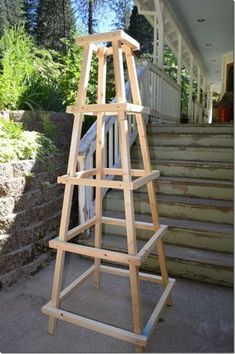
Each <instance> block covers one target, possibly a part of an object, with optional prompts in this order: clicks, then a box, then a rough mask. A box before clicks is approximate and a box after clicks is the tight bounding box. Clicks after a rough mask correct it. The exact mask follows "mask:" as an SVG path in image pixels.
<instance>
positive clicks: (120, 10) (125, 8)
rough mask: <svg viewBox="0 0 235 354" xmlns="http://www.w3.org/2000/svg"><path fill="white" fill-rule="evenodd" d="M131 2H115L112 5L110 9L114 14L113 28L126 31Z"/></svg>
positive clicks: (121, 0)
mask: <svg viewBox="0 0 235 354" xmlns="http://www.w3.org/2000/svg"><path fill="white" fill-rule="evenodd" d="M132 8H133V2H132V0H115V1H113V3H112V9H113V10H114V12H115V20H114V26H115V28H119V29H124V30H127V29H128V27H129V23H130V16H131V13H132Z"/></svg>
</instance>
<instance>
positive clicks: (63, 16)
mask: <svg viewBox="0 0 235 354" xmlns="http://www.w3.org/2000/svg"><path fill="white" fill-rule="evenodd" d="M74 30H75V18H74V14H73V10H72V5H71V1H70V0H39V4H38V7H37V14H36V28H35V37H36V39H37V43H38V44H40V45H42V46H43V47H45V48H51V49H55V50H65V45H64V43H63V42H62V41H61V39H62V38H67V39H69V38H70V37H71V33H72V32H73V31H74Z"/></svg>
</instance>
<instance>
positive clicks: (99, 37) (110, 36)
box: [76, 30, 140, 50]
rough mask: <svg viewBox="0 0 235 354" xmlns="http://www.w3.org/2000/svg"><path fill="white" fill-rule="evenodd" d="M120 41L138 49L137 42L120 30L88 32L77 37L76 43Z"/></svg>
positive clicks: (80, 44)
mask: <svg viewBox="0 0 235 354" xmlns="http://www.w3.org/2000/svg"><path fill="white" fill-rule="evenodd" d="M116 40H118V41H120V42H121V44H126V45H128V46H129V47H131V48H132V50H139V49H140V45H139V43H138V42H137V41H136V40H135V39H133V38H132V37H130V36H129V35H128V34H127V33H125V32H124V31H122V30H119V31H114V32H104V33H96V34H90V35H88V36H83V37H77V39H76V43H77V45H79V46H82V45H85V44H90V43H101V42H112V41H116Z"/></svg>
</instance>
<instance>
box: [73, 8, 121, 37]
mask: <svg viewBox="0 0 235 354" xmlns="http://www.w3.org/2000/svg"><path fill="white" fill-rule="evenodd" d="M95 19H96V22H97V24H96V32H108V31H112V30H113V29H114V26H113V22H114V20H115V13H114V11H113V10H111V9H110V8H108V7H107V6H104V7H102V8H101V9H100V10H99V11H96V14H95ZM85 25H86V24H85ZM77 26H78V29H80V30H82V31H86V27H85V28H84V22H83V21H82V19H81V18H80V17H79V18H77Z"/></svg>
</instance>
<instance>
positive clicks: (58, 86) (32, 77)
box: [0, 27, 97, 111]
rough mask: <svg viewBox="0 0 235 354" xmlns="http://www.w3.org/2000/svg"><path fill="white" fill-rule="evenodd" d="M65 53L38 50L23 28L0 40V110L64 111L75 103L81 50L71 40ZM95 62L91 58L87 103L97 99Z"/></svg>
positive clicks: (5, 33)
mask: <svg viewBox="0 0 235 354" xmlns="http://www.w3.org/2000/svg"><path fill="white" fill-rule="evenodd" d="M63 42H64V44H65V46H66V51H65V52H57V51H55V50H51V49H45V48H40V47H38V46H37V45H35V43H34V42H33V41H32V39H31V37H30V36H28V35H27V34H26V33H25V32H24V29H23V28H22V27H20V28H18V29H17V28H13V29H8V30H5V32H4V35H3V36H2V38H1V39H0V109H30V110H48V111H49V110H51V111H65V109H66V106H68V105H73V104H75V102H76V97H77V89H78V84H79V79H80V67H81V61H82V55H83V49H82V48H81V47H78V46H77V45H76V43H75V40H74V38H73V39H71V40H65V39H64V40H63ZM96 88H97V58H93V60H92V66H91V73H90V80H89V86H88V92H87V96H88V102H89V103H93V102H95V99H96V95H97V89H96Z"/></svg>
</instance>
